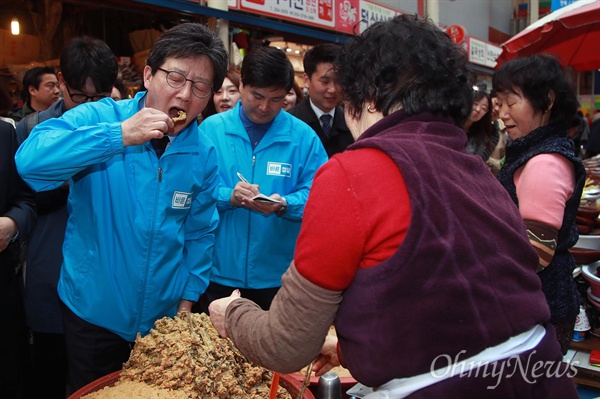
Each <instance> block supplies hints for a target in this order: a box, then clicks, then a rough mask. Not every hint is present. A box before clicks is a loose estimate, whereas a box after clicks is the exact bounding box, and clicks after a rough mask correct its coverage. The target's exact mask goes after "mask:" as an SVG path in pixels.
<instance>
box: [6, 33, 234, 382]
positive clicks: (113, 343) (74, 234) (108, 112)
mask: <svg viewBox="0 0 600 399" xmlns="http://www.w3.org/2000/svg"><path fill="white" fill-rule="evenodd" d="M146 63H147V65H146V67H145V68H144V72H143V79H144V87H146V88H147V91H145V92H140V93H138V95H136V97H135V98H133V99H131V100H121V101H118V102H115V101H114V100H112V99H111V98H105V99H101V100H99V101H97V102H94V103H84V104H81V105H79V106H77V107H75V108H74V109H72V110H69V111H67V112H65V113H64V114H63V115H62V116H61V117H60V118H56V119H50V120H48V121H45V122H43V123H40V124H39V125H37V126H36V127H35V128H34V129H33V131H32V132H31V135H30V136H29V138H28V139H27V140H25V142H24V143H23V144H22V145H21V147H20V148H19V150H18V152H17V156H16V162H17V167H18V169H19V173H20V174H21V176H22V177H23V179H24V180H25V181H26V182H27V183H28V184H29V185H30V186H32V187H33V188H34V189H35V190H37V191H44V190H50V189H54V188H57V187H60V186H61V185H62V184H63V183H64V182H65V181H67V180H68V181H69V186H70V192H69V200H68V210H69V219H68V222H67V227H66V233H65V242H64V245H63V258H64V259H63V265H62V269H61V275H60V280H59V283H58V293H59V297H60V299H61V300H62V302H63V303H64V305H65V306H64V319H65V338H66V344H67V356H68V361H69V386H70V388H71V389H72V390H77V389H78V388H80V387H82V386H83V385H86V384H87V383H89V382H91V381H93V380H95V379H97V378H99V377H101V376H104V375H106V374H108V373H110V372H113V371H116V370H120V369H121V367H122V364H123V362H125V361H126V360H127V359H128V357H129V353H130V350H131V343H132V342H133V341H134V340H135V338H136V334H138V333H141V334H142V335H145V334H146V333H148V331H149V330H150V329H151V328H152V327H153V325H154V322H155V321H156V320H157V319H159V318H161V317H163V316H174V315H175V314H176V312H177V311H179V310H183V309H186V310H191V305H192V303H193V302H195V301H197V300H198V298H199V296H200V294H202V293H203V292H204V290H205V289H206V287H207V285H208V277H209V271H210V268H211V265H212V248H213V245H214V230H215V228H216V226H217V224H218V214H217V212H216V194H217V193H216V188H217V179H218V175H217V157H216V153H215V151H214V148H213V146H212V145H211V143H210V140H208V139H207V138H206V137H202V136H199V135H198V130H197V124H196V117H197V116H198V114H200V112H201V111H202V110H203V109H204V107H206V104H207V103H208V101H209V100H210V99H211V93H212V90H213V89H214V88H219V87H221V84H222V82H223V79H224V76H225V71H226V68H227V52H226V51H225V49H224V47H223V43H222V42H221V40H220V39H219V38H218V37H217V36H216V35H214V34H213V33H212V32H211V31H210V30H209V29H208V28H207V27H206V26H204V25H200V24H196V23H187V24H181V25H178V26H175V27H174V28H172V29H170V30H168V31H166V32H164V33H163V34H162V35H161V36H160V38H159V39H158V40H157V41H156V42H155V44H154V46H153V47H152V49H151V50H150V53H149V55H148V59H147V61H146ZM73 95H74V93H70V96H71V97H73ZM85 96H87V97H88V98H90V99H93V100H95V95H94V94H91V93H88V94H85ZM182 118H183V120H181V119H182Z"/></svg>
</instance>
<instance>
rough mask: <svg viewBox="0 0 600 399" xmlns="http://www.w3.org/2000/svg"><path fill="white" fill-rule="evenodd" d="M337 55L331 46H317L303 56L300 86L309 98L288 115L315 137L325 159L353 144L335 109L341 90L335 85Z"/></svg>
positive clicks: (338, 47) (336, 46)
mask: <svg viewBox="0 0 600 399" xmlns="http://www.w3.org/2000/svg"><path fill="white" fill-rule="evenodd" d="M339 51H340V46H339V45H337V44H334V43H326V44H320V45H317V46H315V47H313V48H312V49H310V50H309V51H307V52H306V54H305V55H304V86H305V87H306V88H307V89H308V93H309V96H308V97H307V98H305V99H304V100H302V102H300V103H299V104H298V105H296V107H295V108H294V109H292V110H291V111H290V112H291V114H292V115H294V116H295V117H297V118H299V119H301V120H302V121H304V122H306V123H307V124H308V125H309V126H310V127H311V128H312V129H313V130H314V131H315V132H316V133H317V135H318V136H319V138H320V139H321V142H322V143H323V146H324V147H325V150H326V151H327V155H328V156H329V157H331V156H332V155H334V154H336V153H338V152H342V151H344V150H345V149H346V147H348V146H349V145H350V144H352V143H353V142H354V138H353V137H352V134H351V133H350V130H349V129H348V126H346V122H345V120H344V110H343V109H342V107H340V106H339V105H338V103H339V101H340V97H341V96H340V94H341V88H340V86H339V85H338V84H336V83H335V79H334V77H335V76H334V74H335V72H334V70H333V61H334V60H335V58H336V57H337V54H338V53H339Z"/></svg>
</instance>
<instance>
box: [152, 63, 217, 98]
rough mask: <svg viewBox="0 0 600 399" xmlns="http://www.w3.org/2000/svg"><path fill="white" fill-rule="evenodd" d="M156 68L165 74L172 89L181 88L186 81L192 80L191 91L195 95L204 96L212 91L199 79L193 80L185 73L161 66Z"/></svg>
mask: <svg viewBox="0 0 600 399" xmlns="http://www.w3.org/2000/svg"><path fill="white" fill-rule="evenodd" d="M158 69H159V70H161V71H163V72H164V73H166V74H167V84H168V85H169V86H171V87H172V88H174V89H179V88H182V87H183V86H185V84H186V82H192V93H193V94H194V95H195V96H196V97H198V98H206V97H208V96H210V94H211V93H212V89H211V87H210V86H209V85H208V84H207V83H205V82H203V81H201V80H197V81H195V82H194V81H193V80H191V79H188V78H186V77H185V75H184V74H182V73H180V72H177V71H167V70H166V69H163V68H158Z"/></svg>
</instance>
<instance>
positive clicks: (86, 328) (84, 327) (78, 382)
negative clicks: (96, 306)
mask: <svg viewBox="0 0 600 399" xmlns="http://www.w3.org/2000/svg"><path fill="white" fill-rule="evenodd" d="M62 307H63V315H64V323H65V343H66V348H67V363H68V368H69V376H68V382H69V384H68V385H69V389H70V391H71V392H70V393H73V392H75V391H77V390H78V389H80V388H82V387H84V386H85V385H87V384H89V383H90V382H92V381H95V380H97V379H98V378H101V377H104V376H105V375H107V374H110V373H112V372H115V371H119V370H121V369H122V368H123V363H125V362H126V361H127V359H129V355H130V353H131V350H132V349H133V343H131V342H128V341H126V340H124V339H123V338H121V337H120V336H118V335H117V334H115V333H113V332H110V331H109V330H107V329H105V328H102V327H99V326H96V325H94V324H91V323H88V322H87V321H85V320H83V319H81V318H80V317H78V316H77V315H76V314H75V313H73V312H72V311H71V310H70V309H69V308H68V307H67V306H66V305H64V304H63V306H62Z"/></svg>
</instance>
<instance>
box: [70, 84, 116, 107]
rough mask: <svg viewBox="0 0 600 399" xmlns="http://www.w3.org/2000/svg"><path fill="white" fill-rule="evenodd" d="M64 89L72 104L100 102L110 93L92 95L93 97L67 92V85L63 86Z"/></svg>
mask: <svg viewBox="0 0 600 399" xmlns="http://www.w3.org/2000/svg"><path fill="white" fill-rule="evenodd" d="M65 87H66V88H67V93H69V97H71V100H73V102H74V103H76V104H84V103H87V102H88V101H98V100H102V99H103V98H106V97H108V96H109V95H110V93H105V94H94V95H93V96H88V95H85V94H83V93H75V94H72V93H71V90H69V85H66V84H65Z"/></svg>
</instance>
